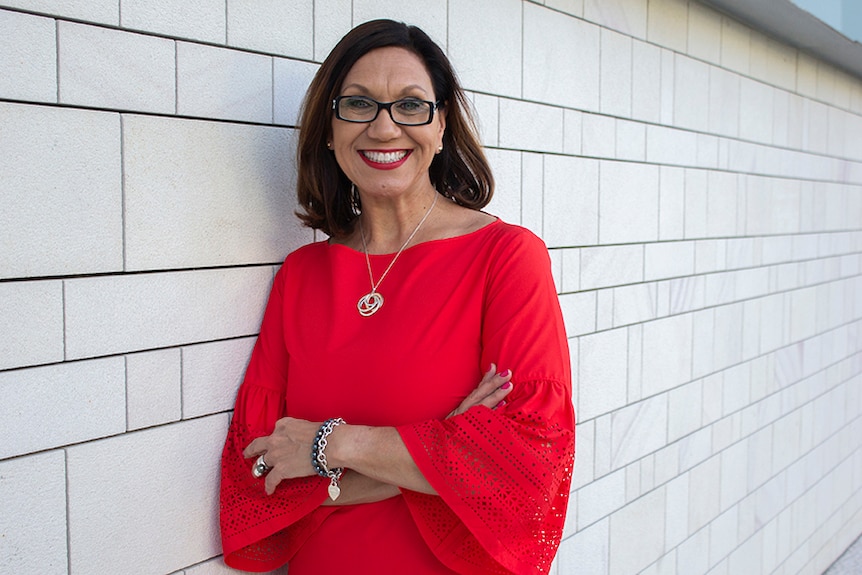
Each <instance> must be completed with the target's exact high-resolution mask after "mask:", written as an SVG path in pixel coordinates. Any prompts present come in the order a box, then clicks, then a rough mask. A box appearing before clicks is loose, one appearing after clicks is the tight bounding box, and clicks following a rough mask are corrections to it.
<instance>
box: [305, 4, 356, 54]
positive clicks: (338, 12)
mask: <svg viewBox="0 0 862 575" xmlns="http://www.w3.org/2000/svg"><path fill="white" fill-rule="evenodd" d="M352 18H353V1H352V0H314V59H315V61H317V62H323V60H324V59H325V58H326V56H327V55H328V54H329V52H330V51H332V49H333V48H334V47H335V45H336V44H337V43H338V41H339V40H341V38H342V36H344V35H345V34H347V33H348V32H349V31H350V29H351V28H352V23H353V19H352Z"/></svg>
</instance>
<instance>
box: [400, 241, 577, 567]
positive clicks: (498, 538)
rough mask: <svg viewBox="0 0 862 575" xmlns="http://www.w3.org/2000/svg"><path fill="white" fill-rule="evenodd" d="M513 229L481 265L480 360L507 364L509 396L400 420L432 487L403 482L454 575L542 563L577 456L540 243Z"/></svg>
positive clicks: (552, 545)
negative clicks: (434, 416)
mask: <svg viewBox="0 0 862 575" xmlns="http://www.w3.org/2000/svg"><path fill="white" fill-rule="evenodd" d="M514 229H516V230H519V231H518V233H515V234H514V238H510V239H509V241H507V242H506V243H505V245H503V246H500V248H499V249H497V250H496V255H495V257H494V258H492V259H493V261H492V262H491V265H490V268H489V269H490V270H491V271H490V272H489V273H488V278H487V283H486V292H485V301H484V314H485V315H484V318H483V327H482V348H483V349H482V365H481V368H483V369H487V366H488V365H489V364H490V363H492V362H493V363H496V364H497V366H498V367H499V368H500V369H511V370H512V371H513V379H512V383H513V386H514V387H513V389H512V392H511V393H510V394H509V396H508V397H507V398H506V401H507V403H506V405H505V406H502V407H500V408H497V409H495V410H491V409H488V408H486V407H484V406H476V407H473V408H471V409H470V410H468V411H467V412H465V413H463V414H461V415H458V416H455V417H452V418H449V419H445V420H443V421H438V420H431V421H425V422H421V423H418V424H414V425H406V426H401V427H399V428H398V431H399V433H400V435H401V438H402V440H403V441H404V443H405V445H406V446H407V449H408V451H409V452H410V454H411V456H412V457H413V459H414V461H415V463H416V465H417V466H418V468H419V470H420V471H421V472H422V473H423V475H424V476H425V478H426V479H427V480H428V482H429V483H430V484H431V486H433V487H434V489H435V490H436V491H437V493H438V496H431V495H425V494H421V493H416V492H412V491H408V490H402V492H403V494H404V498H405V500H406V501H407V504H408V506H409V508H410V511H411V514H412V516H413V518H414V520H415V522H416V524H417V526H418V527H419V530H420V532H421V533H422V536H423V537H424V539H425V541H426V542H427V544H428V545H429V547H430V548H431V549H432V551H433V552H434V553H435V554H436V556H437V557H438V558H439V559H440V560H441V561H442V562H443V563H444V564H446V565H447V566H448V567H450V568H451V569H453V570H455V571H457V572H459V573H465V574H466V573H483V574H484V573H501V574H502V573H518V574H521V573H524V574H528V573H529V574H534V573H547V572H548V571H549V569H550V567H551V562H552V561H553V559H554V556H555V554H556V550H557V547H558V546H559V543H560V538H561V537H562V532H563V523H564V519H565V512H566V506H567V501H568V496H569V485H570V483H571V472H572V466H573V463H574V437H575V420H574V409H573V407H572V388H571V366H570V363H569V354H568V345H567V340H566V334H565V329H564V327H563V321H562V314H561V312H560V307H559V302H558V299H557V293H556V288H555V286H554V282H553V279H552V277H551V272H550V261H549V258H548V252H547V248H546V247H545V245H544V243H543V242H542V241H541V240H540V239H539V238H537V237H536V236H534V235H533V234H532V233H530V232H528V231H527V230H522V229H520V228H514Z"/></svg>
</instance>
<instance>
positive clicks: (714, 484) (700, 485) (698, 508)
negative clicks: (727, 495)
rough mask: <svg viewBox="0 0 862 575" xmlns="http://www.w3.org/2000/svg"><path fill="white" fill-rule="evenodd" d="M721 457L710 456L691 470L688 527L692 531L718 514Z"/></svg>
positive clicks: (706, 523)
mask: <svg viewBox="0 0 862 575" xmlns="http://www.w3.org/2000/svg"><path fill="white" fill-rule="evenodd" d="M720 483H721V457H719V456H716V457H711V458H710V459H707V460H706V461H705V462H704V463H701V464H700V465H698V466H697V467H695V468H694V469H692V470H691V472H690V478H689V511H688V528H689V531H690V532H692V533H694V532H695V531H697V530H698V529H700V528H701V527H704V526H705V525H708V524H709V522H710V521H712V520H713V519H715V518H716V517H718V515H719V497H720V491H719V488H720Z"/></svg>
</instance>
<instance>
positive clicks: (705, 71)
mask: <svg viewBox="0 0 862 575" xmlns="http://www.w3.org/2000/svg"><path fill="white" fill-rule="evenodd" d="M675 60H676V70H675V71H674V94H673V101H674V114H673V120H674V124H675V125H676V126H679V127H682V128H686V129H690V130H698V131H706V130H707V129H708V127H709V68H710V66H708V65H706V64H704V63H703V62H699V61H697V60H694V59H693V58H686V57H685V56H681V55H679V54H677V56H676V59H675Z"/></svg>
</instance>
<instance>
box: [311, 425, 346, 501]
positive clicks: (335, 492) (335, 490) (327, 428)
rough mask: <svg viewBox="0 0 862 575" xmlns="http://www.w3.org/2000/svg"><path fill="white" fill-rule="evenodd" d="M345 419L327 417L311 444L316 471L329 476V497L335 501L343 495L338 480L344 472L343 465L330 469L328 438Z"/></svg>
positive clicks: (322, 475)
mask: <svg viewBox="0 0 862 575" xmlns="http://www.w3.org/2000/svg"><path fill="white" fill-rule="evenodd" d="M343 423H344V420H343V419H341V418H340V417H335V418H332V419H327V420H326V421H324V422H323V425H321V426H320V429H318V430H317V436H316V437H315V438H314V443H313V444H312V446H311V463H312V464H313V465H314V469H315V471H317V474H318V475H320V476H321V477H328V478H329V488H328V489H327V491H329V498H330V499H332V500H333V501H335V500H336V499H338V496H339V495H341V487H339V486H338V481H339V480H340V479H341V474H342V473H344V468H343V467H336V468H335V469H330V468H329V466H328V465H327V463H326V444H327V441H326V438H327V437H329V434H330V433H332V430H333V429H335V428H336V427H338V426H339V425H342V424H343Z"/></svg>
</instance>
